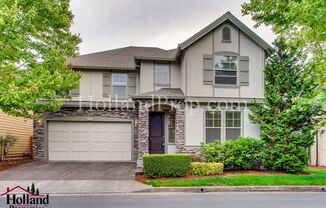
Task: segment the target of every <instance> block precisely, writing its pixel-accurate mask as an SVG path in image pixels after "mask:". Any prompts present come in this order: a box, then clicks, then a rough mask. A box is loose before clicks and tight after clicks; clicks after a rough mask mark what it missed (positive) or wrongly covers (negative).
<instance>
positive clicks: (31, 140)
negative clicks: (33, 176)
mask: <svg viewBox="0 0 326 208" xmlns="http://www.w3.org/2000/svg"><path fill="white" fill-rule="evenodd" d="M29 151H30V159H31V160H33V159H34V152H33V136H31V137H30V138H29Z"/></svg>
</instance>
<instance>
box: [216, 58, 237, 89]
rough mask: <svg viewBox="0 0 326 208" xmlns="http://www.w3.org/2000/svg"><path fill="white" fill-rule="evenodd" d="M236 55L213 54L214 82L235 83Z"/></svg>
mask: <svg viewBox="0 0 326 208" xmlns="http://www.w3.org/2000/svg"><path fill="white" fill-rule="evenodd" d="M237 70H238V57H237V56H221V55H215V56H214V73H215V80H214V81H215V84H224V85H236V84H237V80H238V76H237V75H238V72H237Z"/></svg>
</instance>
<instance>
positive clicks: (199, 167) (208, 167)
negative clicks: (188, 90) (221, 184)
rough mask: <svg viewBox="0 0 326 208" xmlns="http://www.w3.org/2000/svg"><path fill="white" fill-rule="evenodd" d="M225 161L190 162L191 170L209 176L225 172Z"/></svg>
mask: <svg viewBox="0 0 326 208" xmlns="http://www.w3.org/2000/svg"><path fill="white" fill-rule="evenodd" d="M223 168H224V165H223V163H202V162H192V163H191V164H190V172H191V174H192V175H197V176H209V175H218V174H222V173H223Z"/></svg>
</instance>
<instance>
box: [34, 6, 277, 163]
mask: <svg viewBox="0 0 326 208" xmlns="http://www.w3.org/2000/svg"><path fill="white" fill-rule="evenodd" d="M269 48H271V46H269V45H268V44H267V43H266V42H265V41H264V40H263V39H261V38H260V37H258V36H257V35H256V34H255V33H254V32H253V31H251V30H250V29H249V28H248V27H247V26H245V25H244V24H243V23H242V22H241V21H239V20H238V19H237V18H236V17H234V16H233V15H232V14H231V13H229V12H228V13H226V14H224V15H223V16H221V17H220V18H218V19H217V20H216V21H214V22H212V23H211V24H209V25H208V26H207V27H205V28H204V29H202V30H201V31H199V32H198V33H196V34H194V35H193V36H192V37H190V38H189V39H187V40H185V41H184V42H183V43H181V44H179V45H178V46H177V48H175V49H172V50H164V49H160V48H154V47H125V48H118V49H114V50H109V51H103V52H98V53H92V54H86V55H82V56H79V57H76V58H72V59H70V60H69V62H70V64H71V65H72V68H73V70H78V71H81V72H82V78H81V80H80V87H79V88H78V89H76V90H73V91H72V92H71V96H72V98H71V99H70V100H67V101H65V102H64V105H63V108H62V110H61V111H59V112H47V113H45V114H44V115H43V116H42V117H41V118H40V119H39V120H37V121H36V122H35V140H34V149H35V150H34V151H35V153H34V155H35V157H36V158H38V159H44V160H60V161H62V160H64V161H137V160H138V161H139V162H141V159H142V156H143V155H144V154H147V153H149V154H156V153H162V154H170V153H189V152H190V153H196V152H198V151H199V147H200V145H201V144H202V143H209V142H212V141H214V140H218V141H222V142H223V141H225V140H229V139H237V138H238V137H239V136H251V137H259V126H257V125H255V124H252V123H251V122H250V120H249V118H248V113H249V110H248V106H249V105H250V102H251V101H252V100H253V99H256V100H258V101H259V100H261V99H263V95H264V61H265V57H266V54H267V52H268V49H269Z"/></svg>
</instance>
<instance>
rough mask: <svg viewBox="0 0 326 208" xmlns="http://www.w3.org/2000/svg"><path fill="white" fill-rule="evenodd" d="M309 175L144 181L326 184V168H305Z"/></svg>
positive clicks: (152, 182)
mask: <svg viewBox="0 0 326 208" xmlns="http://www.w3.org/2000/svg"><path fill="white" fill-rule="evenodd" d="M305 172H308V173H309V175H302V174H300V175H295V174H274V175H273V174H269V175H267V174H266V175H252V174H239V175H228V176H214V177H209V178H202V179H191V180H175V179H174V180H147V181H145V182H144V183H145V184H149V185H152V186H156V187H158V186H165V187H168V186H170V187H171V186H277V185H302V186H305V185H326V170H313V169H307V170H306V171H305Z"/></svg>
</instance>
